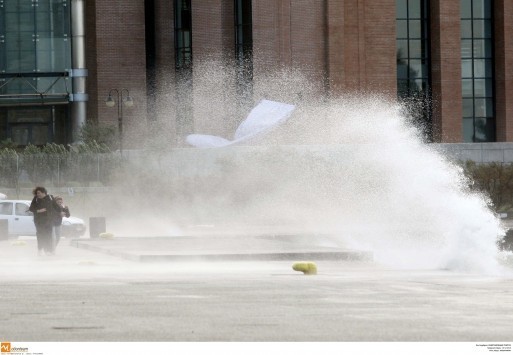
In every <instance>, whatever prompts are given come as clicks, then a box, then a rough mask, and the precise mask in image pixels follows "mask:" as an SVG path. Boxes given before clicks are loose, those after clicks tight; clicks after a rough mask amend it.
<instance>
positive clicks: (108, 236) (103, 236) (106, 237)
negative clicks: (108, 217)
mask: <svg viewBox="0 0 513 355" xmlns="http://www.w3.org/2000/svg"><path fill="white" fill-rule="evenodd" d="M100 238H103V239H112V238H114V234H112V233H100Z"/></svg>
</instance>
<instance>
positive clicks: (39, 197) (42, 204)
mask: <svg viewBox="0 0 513 355" xmlns="http://www.w3.org/2000/svg"><path fill="white" fill-rule="evenodd" d="M32 193H33V194H34V198H33V199H32V203H31V204H30V207H29V211H30V212H32V213H33V214H34V224H35V225H36V236H37V250H38V254H39V255H43V250H44V252H45V253H46V254H48V255H53V253H54V250H53V242H52V228H53V222H54V220H55V214H57V213H59V212H60V209H59V207H58V205H57V204H56V203H55V201H54V199H53V198H52V197H51V196H50V195H48V194H47V192H46V189H45V188H44V187H41V186H37V187H36V188H35V189H34V191H33V192H32Z"/></svg>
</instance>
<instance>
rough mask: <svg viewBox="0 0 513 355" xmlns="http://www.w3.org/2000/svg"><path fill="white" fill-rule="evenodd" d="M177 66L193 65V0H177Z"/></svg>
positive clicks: (187, 66) (175, 7)
mask: <svg viewBox="0 0 513 355" xmlns="http://www.w3.org/2000/svg"><path fill="white" fill-rule="evenodd" d="M174 10H175V67H176V69H177V70H183V69H188V68H191V66H192V17H191V0H175V2H174Z"/></svg>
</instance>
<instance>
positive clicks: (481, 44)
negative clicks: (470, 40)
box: [474, 39, 492, 58]
mask: <svg viewBox="0 0 513 355" xmlns="http://www.w3.org/2000/svg"><path fill="white" fill-rule="evenodd" d="M474 57H475V58H491V57H492V42H491V41H490V40H489V39H475V40H474Z"/></svg>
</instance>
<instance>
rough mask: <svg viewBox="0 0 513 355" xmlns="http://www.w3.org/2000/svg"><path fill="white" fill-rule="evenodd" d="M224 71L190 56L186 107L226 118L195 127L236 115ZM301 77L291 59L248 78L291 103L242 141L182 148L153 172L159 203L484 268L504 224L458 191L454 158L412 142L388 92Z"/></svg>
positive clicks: (223, 221) (183, 212)
mask: <svg viewBox="0 0 513 355" xmlns="http://www.w3.org/2000/svg"><path fill="white" fill-rule="evenodd" d="M227 77H230V75H229V74H227V69H226V68H220V67H219V66H217V65H216V64H208V63H207V64H205V65H203V66H202V65H197V66H196V67H195V77H194V80H195V81H194V82H195V87H198V88H199V89H198V90H197V91H196V93H195V94H194V98H193V100H192V101H193V106H194V115H195V116H205V117H211V118H214V117H224V121H223V120H217V121H216V122H218V123H219V122H221V125H223V124H224V125H225V127H219V125H212V124H206V125H203V127H202V128H203V129H205V130H206V131H196V132H197V133H206V134H220V132H222V131H223V129H225V131H230V130H233V129H234V127H236V126H237V124H238V123H240V120H241V119H243V118H244V117H243V116H242V117H239V116H240V112H241V104H240V102H239V101H238V98H237V95H236V94H235V91H234V90H232V89H233V88H230V87H227V88H224V87H222V86H223V85H224V86H231V85H233V80H227V79H226V78H227ZM312 82H314V81H311V80H308V79H307V78H305V77H304V76H303V74H302V73H298V72H297V71H296V72H292V73H291V72H285V71H280V72H278V73H276V72H275V73H271V72H269V73H264V74H261V78H260V79H259V80H256V79H255V83H254V87H253V89H252V92H253V98H254V101H255V102H257V101H258V100H260V99H262V98H267V99H270V100H275V101H282V102H286V103H294V104H297V106H298V108H297V110H296V111H295V112H294V114H293V115H292V117H291V118H290V120H289V121H288V122H287V123H286V124H285V125H284V126H281V127H279V128H278V129H277V130H275V131H274V132H273V133H272V134H270V135H268V136H267V137H265V138H264V139H261V140H259V141H258V142H255V143H254V144H255V146H253V147H230V148H221V149H206V150H201V149H191V150H194V153H190V152H191V150H188V152H187V153H184V154H187V156H188V157H190V156H191V154H192V155H193V156H194V159H189V158H188V160H187V164H182V165H180V166H181V168H183V169H182V170H180V169H174V170H180V171H188V173H187V174H185V173H182V176H178V178H177V177H176V176H174V177H169V176H163V180H164V183H165V184H169V185H170V186H171V187H172V192H171V201H170V204H171V206H169V208H167V209H164V210H165V211H166V213H168V214H170V215H172V216H173V218H174V220H175V221H179V222H180V223H181V224H188V223H189V224H213V225H214V224H215V225H216V226H218V227H219V228H222V226H225V227H226V230H230V229H231V230H234V229H235V228H236V227H240V228H239V229H238V230H242V229H244V228H248V227H249V226H260V227H266V228H267V229H266V231H269V230H271V231H273V230H274V232H275V233H283V232H287V231H289V232H291V233H298V232H300V233H309V234H311V235H312V238H314V237H315V235H316V234H329V235H331V236H333V240H334V241H336V242H337V243H340V245H344V246H347V247H351V248H356V249H365V250H370V251H372V252H373V253H374V258H375V260H376V261H377V262H380V263H384V264H386V265H391V266H394V267H404V268H437V269H440V268H441V269H451V270H462V271H463V270H464V271H472V272H473V271H476V272H486V273H493V272H495V271H496V270H497V268H498V260H497V257H498V250H497V238H498V237H500V236H502V235H503V234H504V231H503V230H502V228H501V225H500V221H499V220H498V219H497V218H496V216H495V215H494V214H493V212H492V211H491V210H490V208H489V206H488V201H487V199H486V198H485V197H483V196H482V195H480V194H477V193H475V192H470V191H469V189H468V187H467V186H468V183H467V181H466V179H465V177H464V175H463V173H462V169H461V168H460V167H458V166H457V165H456V164H454V163H452V162H450V161H449V160H448V159H446V157H444V156H443V155H441V154H440V153H438V152H437V151H435V150H434V149H432V147H431V146H430V145H429V144H424V143H423V142H422V139H421V138H420V137H419V131H418V130H417V129H416V128H415V127H413V126H412V125H411V124H409V123H408V119H407V117H406V116H405V115H404V110H403V109H402V107H401V106H400V105H399V104H397V103H396V102H390V101H388V100H387V99H384V98H383V97H380V96H375V95H353V96H351V95H346V96H342V97H337V98H326V97H319V96H320V95H318V93H319V91H320V89H319V87H316V86H313V85H312ZM298 91H300V94H298ZM230 92H233V93H234V94H233V95H230V94H229V93H230ZM246 101H247V100H246ZM207 122H208V120H207ZM198 127H200V129H201V126H198ZM209 129H210V131H208V130H209ZM173 154H174V156H176V155H177V153H176V152H175V153H171V155H173ZM193 162H195V163H193ZM205 162H209V163H208V164H205ZM194 164H196V167H195V168H194V167H191V165H194ZM175 168H176V166H175ZM195 169H196V170H195ZM160 174H161V175H162V172H161V173H160ZM170 179H171V180H172V179H174V180H172V181H169V180H170ZM159 207H160V208H161V206H159ZM152 213H153V218H155V216H158V214H159V211H154V212H152Z"/></svg>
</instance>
